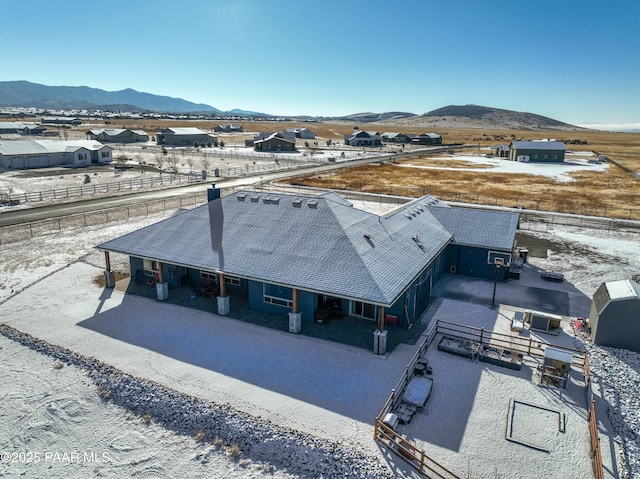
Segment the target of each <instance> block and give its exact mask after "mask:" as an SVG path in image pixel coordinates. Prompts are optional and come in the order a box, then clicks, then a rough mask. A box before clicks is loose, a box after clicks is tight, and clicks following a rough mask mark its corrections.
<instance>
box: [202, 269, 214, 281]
mask: <svg viewBox="0 0 640 479" xmlns="http://www.w3.org/2000/svg"><path fill="white" fill-rule="evenodd" d="M200 277H201V278H202V279H204V278H209V281H211V282H213V283H215V282H217V280H218V275H217V274H215V273H209V272H208V271H200Z"/></svg>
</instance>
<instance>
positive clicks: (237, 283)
mask: <svg viewBox="0 0 640 479" xmlns="http://www.w3.org/2000/svg"><path fill="white" fill-rule="evenodd" d="M224 284H232V285H234V286H240V278H231V277H229V276H225V277H224Z"/></svg>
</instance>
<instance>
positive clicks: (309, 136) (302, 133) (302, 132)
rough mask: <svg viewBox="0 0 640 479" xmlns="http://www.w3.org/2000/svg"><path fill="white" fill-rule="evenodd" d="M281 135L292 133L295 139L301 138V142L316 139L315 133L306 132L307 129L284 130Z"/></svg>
mask: <svg viewBox="0 0 640 479" xmlns="http://www.w3.org/2000/svg"><path fill="white" fill-rule="evenodd" d="M283 133H285V134H287V133H288V134H290V133H293V135H294V136H295V137H296V138H301V139H303V140H313V139H315V137H316V133H315V132H314V131H312V130H308V129H307V128H286V129H285V130H284V131H283Z"/></svg>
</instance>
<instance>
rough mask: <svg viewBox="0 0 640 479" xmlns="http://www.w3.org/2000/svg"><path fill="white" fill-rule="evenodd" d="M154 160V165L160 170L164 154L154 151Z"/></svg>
mask: <svg viewBox="0 0 640 479" xmlns="http://www.w3.org/2000/svg"><path fill="white" fill-rule="evenodd" d="M154 160H155V162H156V166H157V167H158V169H159V170H162V167H163V166H164V160H165V156H164V155H161V154H159V153H156V155H155V156H154Z"/></svg>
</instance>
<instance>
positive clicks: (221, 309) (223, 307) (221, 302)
mask: <svg viewBox="0 0 640 479" xmlns="http://www.w3.org/2000/svg"><path fill="white" fill-rule="evenodd" d="M218 288H220V294H219V295H218V297H217V298H216V300H217V301H218V314H219V315H220V316H226V315H227V314H229V311H230V306H229V296H227V295H226V291H225V287H224V274H222V273H219V274H218Z"/></svg>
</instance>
